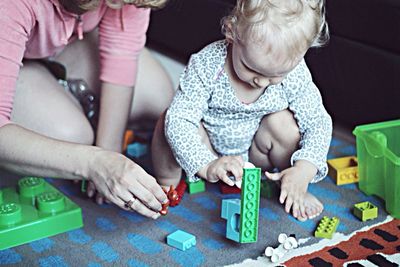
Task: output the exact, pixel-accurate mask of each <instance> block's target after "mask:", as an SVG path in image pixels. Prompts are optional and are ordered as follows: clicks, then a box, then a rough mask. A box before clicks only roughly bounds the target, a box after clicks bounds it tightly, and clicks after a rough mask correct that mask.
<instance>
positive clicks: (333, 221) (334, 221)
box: [314, 216, 340, 239]
mask: <svg viewBox="0 0 400 267" xmlns="http://www.w3.org/2000/svg"><path fill="white" fill-rule="evenodd" d="M339 222H340V220H339V218H337V217H332V218H329V217H327V216H324V217H323V218H322V220H321V221H320V222H319V224H318V227H317V230H315V233H314V236H315V237H320V238H329V239H331V238H332V235H333V234H334V233H335V232H336V228H337V227H338V225H339Z"/></svg>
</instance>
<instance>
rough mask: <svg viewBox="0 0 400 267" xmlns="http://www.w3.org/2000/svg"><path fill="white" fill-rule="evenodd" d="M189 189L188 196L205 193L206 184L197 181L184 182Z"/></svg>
mask: <svg viewBox="0 0 400 267" xmlns="http://www.w3.org/2000/svg"><path fill="white" fill-rule="evenodd" d="M186 183H187V185H188V187H189V194H196V193H201V192H204V191H206V183H205V182H204V181H203V180H198V181H196V182H189V180H187V181H186Z"/></svg>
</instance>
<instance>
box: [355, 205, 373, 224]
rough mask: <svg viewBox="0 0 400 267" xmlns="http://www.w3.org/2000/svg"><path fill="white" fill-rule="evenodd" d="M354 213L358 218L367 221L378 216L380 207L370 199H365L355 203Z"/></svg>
mask: <svg viewBox="0 0 400 267" xmlns="http://www.w3.org/2000/svg"><path fill="white" fill-rule="evenodd" d="M353 213H354V215H355V216H356V217H357V218H359V219H360V220H361V221H363V222H365V221H367V220H372V219H375V218H376V217H378V207H377V206H375V205H374V204H372V203H370V202H368V201H365V202H361V203H357V204H355V205H354V209H353Z"/></svg>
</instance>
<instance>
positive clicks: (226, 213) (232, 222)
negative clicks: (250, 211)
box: [221, 199, 240, 242]
mask: <svg viewBox="0 0 400 267" xmlns="http://www.w3.org/2000/svg"><path fill="white" fill-rule="evenodd" d="M221 217H222V218H223V219H226V221H227V222H226V237H227V238H229V239H231V240H233V241H236V242H240V239H239V217H240V199H223V200H222V208H221Z"/></svg>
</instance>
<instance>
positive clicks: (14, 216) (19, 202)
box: [0, 177, 83, 250]
mask: <svg viewBox="0 0 400 267" xmlns="http://www.w3.org/2000/svg"><path fill="white" fill-rule="evenodd" d="M82 226H83V223H82V212H81V209H80V208H79V207H78V206H77V205H76V204H75V203H73V202H72V201H71V200H69V199H68V198H67V197H65V196H64V195H63V194H62V193H60V192H59V191H58V190H57V189H55V188H54V187H53V186H51V185H50V184H48V183H47V182H45V181H44V180H43V179H41V178H37V177H26V178H23V179H21V180H20V181H19V182H18V190H16V189H15V188H4V189H2V190H0V240H2V242H1V243H0V250H1V249H6V248H10V247H13V246H18V245H21V244H24V243H27V242H31V241H35V240H38V239H41V238H44V237H48V236H52V235H56V234H59V233H63V232H66V231H69V230H73V229H76V228H79V227H82Z"/></svg>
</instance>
